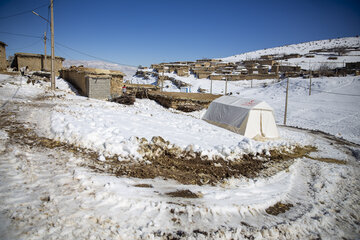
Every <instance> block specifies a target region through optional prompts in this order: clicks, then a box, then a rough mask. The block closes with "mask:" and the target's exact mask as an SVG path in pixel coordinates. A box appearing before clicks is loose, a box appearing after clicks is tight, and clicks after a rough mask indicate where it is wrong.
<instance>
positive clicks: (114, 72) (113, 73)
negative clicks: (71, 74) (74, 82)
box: [69, 66, 126, 76]
mask: <svg viewBox="0 0 360 240" xmlns="http://www.w3.org/2000/svg"><path fill="white" fill-rule="evenodd" d="M69 70H73V71H79V72H85V73H87V74H93V75H111V76H116V75H121V76H126V74H124V73H123V72H121V71H117V70H108V69H100V68H85V67H81V66H80V67H76V66H71V67H70V68H69Z"/></svg>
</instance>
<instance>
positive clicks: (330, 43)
mask: <svg viewBox="0 0 360 240" xmlns="http://www.w3.org/2000/svg"><path fill="white" fill-rule="evenodd" d="M342 47H345V48H354V50H352V51H349V52H347V53H345V54H344V55H343V56H337V55H338V54H337V53H336V52H326V53H324V52H322V53H311V54H312V55H313V56H314V57H313V58H306V57H305V56H302V57H300V58H292V59H289V60H287V61H282V62H281V64H282V65H294V66H301V68H302V69H309V68H311V69H312V70H315V69H318V68H319V66H321V65H323V64H327V65H328V66H329V67H330V68H337V67H343V66H344V63H346V62H359V61H360V38H359V37H347V38H337V39H328V40H320V41H312V42H305V43H300V44H292V45H286V46H281V47H275V48H269V49H262V50H257V51H253V52H247V53H243V54H238V55H235V56H230V57H225V58H220V59H221V60H223V61H225V62H239V61H244V60H252V59H258V58H260V57H261V56H262V55H286V54H300V55H305V54H309V53H310V51H313V50H319V49H333V48H342ZM355 48H357V50H355ZM329 56H336V57H337V59H334V60H329V59H328V58H329Z"/></svg>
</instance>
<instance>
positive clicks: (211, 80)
mask: <svg viewBox="0 0 360 240" xmlns="http://www.w3.org/2000/svg"><path fill="white" fill-rule="evenodd" d="M212 81H213V80H212V79H210V94H212Z"/></svg>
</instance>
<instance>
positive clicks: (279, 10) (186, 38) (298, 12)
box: [0, 0, 360, 66]
mask: <svg viewBox="0 0 360 240" xmlns="http://www.w3.org/2000/svg"><path fill="white" fill-rule="evenodd" d="M49 2H50V1H49V0H32V1H29V0H16V1H15V0H12V1H10V0H1V1H0V41H3V42H5V43H6V44H7V45H8V47H7V49H6V51H7V55H8V56H9V55H13V54H14V53H15V52H32V53H43V51H44V44H43V41H42V40H41V39H40V37H41V36H42V35H43V33H44V31H45V30H46V29H47V27H48V26H47V23H46V21H44V20H43V19H41V18H40V17H37V16H35V15H34V14H32V13H31V11H28V10H31V9H34V8H36V7H39V6H43V7H41V8H39V9H36V10H35V11H36V12H38V13H39V14H40V15H42V16H43V17H45V18H47V17H48V8H47V6H44V5H47V4H48V3H49ZM18 13H23V14H20V15H17V16H13V15H14V14H15V15H16V14H18ZM54 16H55V20H54V23H55V42H56V43H57V44H56V46H55V53H56V55H58V56H62V57H65V58H67V59H82V60H96V59H94V58H92V57H90V56H87V55H83V54H79V53H78V52H75V51H73V50H71V49H74V50H77V51H80V52H82V53H86V54H89V55H92V56H96V57H99V58H102V59H106V60H110V61H113V62H116V63H120V64H128V65H134V66H137V65H140V64H141V65H144V66H149V65H150V64H151V63H159V62H169V61H186V60H189V61H192V60H196V59H200V58H215V57H227V56H231V55H236V54H239V53H243V52H248V51H253V50H258V49H263V48H270V47H276V46H282V45H286V44H294V43H300V42H306V41H312V40H322V39H329V38H338V37H351V36H356V35H359V34H360V1H352V0H328V1H322V0H312V1H308V0H302V1H295V0H284V1H280V0H279V1H276V0H275V1H269V0H268V1H262V0H256V1H241V0H238V1H235V0H233V1H232V0H222V1H220V0H219V1H212V0H207V1H205V0H191V1H190V0H182V1H171V0H167V1H165V0H158V1H157V0H154V1H149V0H147V1H135V0H133V1H130V0H129V1H125V0H124V1H123V0H103V1H101V0H87V1H81V0H54ZM9 33H16V34H24V35H30V36H32V37H30V36H18V35H11V34H9ZM48 35H50V28H49V27H48ZM47 45H48V48H47V49H48V50H47V51H48V53H50V40H49V41H48V44H47ZM64 46H66V47H70V48H71V49H69V48H66V47H64Z"/></svg>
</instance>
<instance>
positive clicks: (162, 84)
mask: <svg viewBox="0 0 360 240" xmlns="http://www.w3.org/2000/svg"><path fill="white" fill-rule="evenodd" d="M164 74H165V67H164V68H163V72H162V78H161V82H160V84H161V86H160V87H161V92H162V91H164V89H163V88H164V78H165V77H164Z"/></svg>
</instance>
